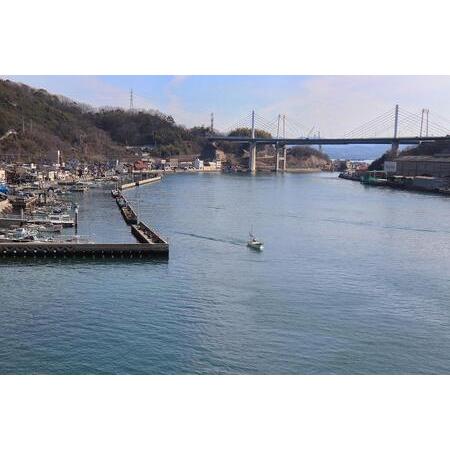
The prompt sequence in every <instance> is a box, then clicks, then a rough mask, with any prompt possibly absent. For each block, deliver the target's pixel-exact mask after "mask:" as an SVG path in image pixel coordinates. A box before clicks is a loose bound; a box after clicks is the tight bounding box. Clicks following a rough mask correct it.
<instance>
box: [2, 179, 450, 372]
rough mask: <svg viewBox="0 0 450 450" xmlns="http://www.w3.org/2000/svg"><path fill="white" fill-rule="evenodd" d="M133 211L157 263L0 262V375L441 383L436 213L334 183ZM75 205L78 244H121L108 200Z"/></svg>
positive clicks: (445, 212) (223, 186)
mask: <svg viewBox="0 0 450 450" xmlns="http://www.w3.org/2000/svg"><path fill="white" fill-rule="evenodd" d="M138 195H139V197H140V202H139V203H140V210H141V215H142V217H143V218H144V219H145V220H147V221H148V222H149V223H151V224H152V225H153V226H155V227H156V228H157V229H159V230H160V231H161V232H162V234H164V235H165V236H167V237H168V238H169V239H170V243H171V255H170V260H169V261H166V262H164V261H163V262H161V261H160V262H151V261H150V262H149V261H122V260H113V261H106V260H92V261H91V260H84V261H83V260H81V261H73V260H70V259H68V260H58V259H55V260H53V259H48V260H46V261H36V262H31V261H29V260H26V259H24V260H21V259H20V260H13V261H11V260H9V261H6V260H2V259H0V289H1V291H0V372H1V373H55V374H56V373H58V374H64V373H71V374H80V373H129V374H134V373H140V374H184V373H202V374H211V373H234V374H243V373H260V374H265V373H277V374H278V373H294V374H312V373H338V374H348V373H352V374H353V373H358V374H359V373H377V374H379V373H450V358H449V355H450V199H447V198H444V197H439V196H433V195H423V194H415V193H406V192H400V191H392V190H388V189H382V188H373V187H372V188H371V187H364V186H362V185H360V184H359V183H354V182H350V181H345V180H339V179H337V178H336V175H335V174H314V175H294V174H292V175H280V176H275V175H261V176H256V177H248V176H238V175H220V174H186V175H173V176H167V177H165V179H164V180H163V182H161V183H158V184H155V185H150V186H145V187H141V188H139V191H129V193H128V196H129V197H130V198H131V199H137V196H138ZM79 198H80V202H81V208H80V220H81V221H82V226H81V228H80V234H89V235H91V236H94V237H95V239H96V240H97V241H102V240H103V241H115V242H121V241H127V242H133V238H132V237H131V234H130V232H129V228H128V227H127V226H126V225H125V224H124V222H123V219H122V217H121V215H120V213H119V211H118V209H117V207H116V205H115V203H114V201H113V199H112V198H111V197H110V195H109V192H107V191H102V190H96V189H92V190H91V191H89V192H88V193H87V194H85V195H84V196H80V197H79ZM251 224H253V226H254V230H255V234H257V236H258V237H261V239H263V240H264V241H265V244H266V248H265V250H264V252H262V253H257V252H255V251H252V250H250V249H248V248H247V247H246V246H245V242H246V238H247V233H248V230H249V228H250V226H251Z"/></svg>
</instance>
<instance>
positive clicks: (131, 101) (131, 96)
mask: <svg viewBox="0 0 450 450" xmlns="http://www.w3.org/2000/svg"><path fill="white" fill-rule="evenodd" d="M133 108H134V105H133V89H130V111H131V110H132V109H133Z"/></svg>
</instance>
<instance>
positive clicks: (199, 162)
mask: <svg viewBox="0 0 450 450" xmlns="http://www.w3.org/2000/svg"><path fill="white" fill-rule="evenodd" d="M194 169H197V170H203V161H202V160H201V159H198V158H195V161H194Z"/></svg>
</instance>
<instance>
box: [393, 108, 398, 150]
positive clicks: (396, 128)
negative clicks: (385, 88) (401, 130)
mask: <svg viewBox="0 0 450 450" xmlns="http://www.w3.org/2000/svg"><path fill="white" fill-rule="evenodd" d="M397 136H398V105H395V119H394V140H393V141H392V147H391V150H392V152H393V153H394V154H395V156H398V147H399V143H398V140H397Z"/></svg>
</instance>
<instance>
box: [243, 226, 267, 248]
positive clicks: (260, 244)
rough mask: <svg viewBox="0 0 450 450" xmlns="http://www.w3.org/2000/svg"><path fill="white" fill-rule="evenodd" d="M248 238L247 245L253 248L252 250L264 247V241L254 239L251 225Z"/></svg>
mask: <svg viewBox="0 0 450 450" xmlns="http://www.w3.org/2000/svg"><path fill="white" fill-rule="evenodd" d="M249 236H250V240H249V241H247V246H248V247H250V248H252V249H254V250H263V249H264V243H263V242H261V241H259V240H258V239H256V237H255V236H254V235H253V227H252V231H250V233H249Z"/></svg>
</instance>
